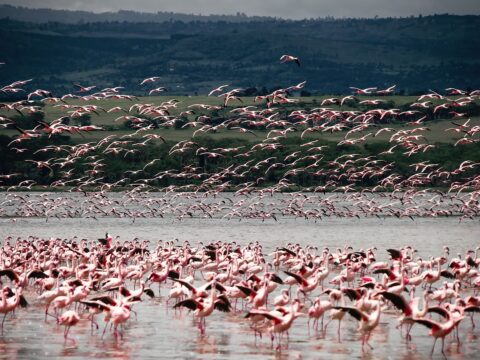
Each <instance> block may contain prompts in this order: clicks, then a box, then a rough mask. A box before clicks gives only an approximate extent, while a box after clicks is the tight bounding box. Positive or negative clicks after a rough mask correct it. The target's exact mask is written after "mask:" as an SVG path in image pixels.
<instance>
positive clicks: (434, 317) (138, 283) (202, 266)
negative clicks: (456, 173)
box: [0, 233, 480, 353]
mask: <svg viewBox="0 0 480 360" xmlns="http://www.w3.org/2000/svg"><path fill="white" fill-rule="evenodd" d="M0 250H1V256H2V258H1V259H2V269H1V270H0V280H1V282H2V291H1V292H0V296H1V298H0V313H2V314H4V316H3V319H2V334H3V336H8V332H9V331H11V328H10V326H11V325H10V323H9V319H10V317H12V316H14V314H15V313H16V312H22V311H42V310H41V308H42V307H45V319H44V320H43V321H45V322H46V323H48V322H50V321H51V320H50V319H52V320H54V321H55V322H56V323H57V324H58V325H57V326H64V327H65V331H64V339H65V343H67V342H68V343H70V342H71V343H73V344H76V340H75V339H74V338H69V337H68V335H69V333H70V331H71V329H72V327H75V325H77V324H78V323H79V322H89V323H90V324H91V334H90V336H100V337H104V336H108V335H106V333H107V331H109V330H110V331H112V334H113V335H112V336H114V337H115V338H119V337H121V338H123V337H124V335H125V330H124V329H125V324H126V323H127V322H132V323H134V322H135V321H141V320H134V318H133V317H132V312H135V310H134V309H135V308H138V307H140V306H142V303H143V302H148V301H151V300H149V299H151V298H157V299H159V300H160V301H162V302H165V304H166V306H168V307H171V308H173V309H175V311H192V312H193V313H192V316H193V318H194V319H195V320H196V323H197V326H198V328H199V332H200V333H201V334H202V335H203V334H205V332H206V331H208V330H207V328H208V324H207V319H208V318H209V317H210V315H211V314H212V313H213V312H216V311H219V312H223V313H232V314H233V315H232V316H235V317H238V318H239V319H243V322H244V325H243V326H245V328H250V329H251V331H252V334H253V335H254V336H255V342H257V341H258V339H257V338H263V337H264V336H265V337H267V338H269V339H271V346H272V348H275V349H276V350H281V349H282V348H285V347H288V332H289V331H290V330H291V329H292V324H293V323H294V322H303V323H304V324H305V326H306V327H307V328H308V329H309V331H315V332H317V333H318V332H323V333H325V334H329V335H328V336H332V337H334V338H336V339H338V341H341V337H342V329H343V328H345V327H351V326H353V324H350V322H351V321H350V320H348V319H349V317H350V318H352V319H353V321H355V320H356V321H357V323H358V329H357V330H358V333H359V340H360V341H361V344H362V351H369V350H371V349H373V346H372V344H371V343H370V338H371V335H372V333H374V332H375V331H376V328H377V327H378V325H379V323H380V321H381V318H382V317H390V318H393V319H395V318H396V319H397V323H398V325H397V329H398V331H399V332H400V333H401V335H402V337H403V338H404V341H405V342H406V344H408V343H410V342H412V341H415V339H412V336H411V335H410V333H411V330H412V327H413V326H415V325H417V326H420V327H426V329H425V331H427V330H428V329H430V332H429V334H430V335H431V336H432V337H433V339H434V341H433V347H432V353H433V352H434V350H435V344H436V341H437V340H438V339H441V341H442V347H441V352H442V353H444V351H445V341H446V339H450V340H449V341H452V342H458V343H459V344H460V342H461V340H460V338H459V337H458V331H459V330H458V328H459V326H466V327H468V326H469V327H473V328H474V327H475V326H476V321H475V318H474V317H475V314H476V313H478V312H480V297H478V296H477V293H478V291H479V290H480V272H479V270H478V267H479V265H480V257H478V252H479V250H480V247H477V248H476V249H471V250H468V251H467V252H466V253H465V254H464V255H462V254H458V255H457V257H451V256H450V255H449V254H450V249H449V248H448V247H443V248H442V249H440V252H439V253H438V254H437V256H431V257H430V258H425V259H422V258H420V257H418V252H417V251H416V250H415V248H413V247H412V246H405V247H402V248H401V249H386V251H385V250H378V249H376V248H368V249H359V250H354V249H352V248H351V247H350V246H345V247H343V248H338V249H336V250H334V251H331V250H330V249H328V248H324V249H318V248H317V247H315V246H305V247H301V246H300V245H298V244H293V243H289V244H287V245H286V246H284V247H277V248H276V249H274V250H273V251H272V252H270V253H264V252H263V249H262V245H261V244H259V243H258V242H256V243H249V244H247V245H245V246H241V245H240V244H237V243H235V242H222V241H217V242H211V243H208V244H203V243H201V242H199V243H198V244H197V245H195V246H192V245H191V244H190V242H189V241H184V242H183V243H181V242H180V241H179V240H175V241H161V240H160V241H158V242H157V243H156V244H150V242H149V241H139V240H135V239H134V240H133V241H121V240H120V239H119V237H115V238H114V237H113V236H111V235H109V234H108V233H107V234H106V235H105V237H103V238H100V239H98V240H88V239H81V240H78V239H76V238H72V239H65V240H62V239H55V238H50V239H42V238H37V237H33V236H30V237H29V238H26V239H23V238H18V239H16V240H14V239H12V238H6V239H5V241H4V243H3V245H2V247H1V249H0ZM387 252H388V255H387ZM380 256H382V257H383V258H385V261H378V260H377V257H380ZM157 286H158V287H157ZM182 309H185V310H182ZM346 315H348V316H346ZM101 316H103V320H104V323H105V325H104V327H103V330H101V329H99V323H98V320H97V319H98V318H99V317H101ZM466 318H470V321H469V322H468V323H467V322H466V321H462V320H464V319H466ZM324 319H325V320H326V323H325V324H324ZM212 321H213V320H212ZM331 322H335V323H337V329H336V331H334V333H332V332H331V331H329V330H328V329H329V328H328V327H329V324H330V323H331ZM422 331H423V330H422ZM449 334H452V335H451V336H450V337H448V336H449Z"/></svg>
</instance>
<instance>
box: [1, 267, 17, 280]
mask: <svg viewBox="0 0 480 360" xmlns="http://www.w3.org/2000/svg"><path fill="white" fill-rule="evenodd" d="M2 276H6V277H8V278H9V279H10V281H15V282H18V281H19V278H18V275H17V273H16V272H15V271H13V270H12V269H4V270H0V277H2Z"/></svg>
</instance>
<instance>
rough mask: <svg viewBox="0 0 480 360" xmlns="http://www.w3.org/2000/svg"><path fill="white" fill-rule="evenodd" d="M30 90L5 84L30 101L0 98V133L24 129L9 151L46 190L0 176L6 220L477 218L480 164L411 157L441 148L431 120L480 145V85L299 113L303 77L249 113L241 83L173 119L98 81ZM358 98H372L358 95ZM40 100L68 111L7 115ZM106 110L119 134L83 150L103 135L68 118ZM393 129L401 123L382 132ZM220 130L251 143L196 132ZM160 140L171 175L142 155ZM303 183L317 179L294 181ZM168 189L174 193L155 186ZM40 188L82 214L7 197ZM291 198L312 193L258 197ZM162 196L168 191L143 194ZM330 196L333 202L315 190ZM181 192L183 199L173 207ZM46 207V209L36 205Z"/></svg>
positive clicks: (152, 82)
mask: <svg viewBox="0 0 480 360" xmlns="http://www.w3.org/2000/svg"><path fill="white" fill-rule="evenodd" d="M280 61H281V62H295V63H297V65H299V66H300V60H299V58H298V57H295V56H293V55H283V56H281V58H280ZM161 80H162V79H161V77H159V76H151V77H148V78H145V79H143V80H142V81H140V83H139V86H140V87H141V88H142V90H144V91H146V93H148V94H156V93H160V92H164V91H167V89H166V88H165V87H162V86H158V85H159V83H161ZM33 83H34V79H27V80H19V81H15V82H13V83H11V84H9V85H5V86H3V87H1V88H0V92H3V93H5V94H22V93H25V97H26V99H25V100H20V101H16V102H12V103H3V104H0V109H1V110H2V114H5V115H2V116H0V126H2V127H3V128H7V129H15V130H16V131H17V132H18V133H19V135H18V136H16V137H15V138H13V139H12V140H11V141H10V143H9V144H8V147H7V148H8V150H9V151H12V152H14V153H15V154H21V155H22V159H24V160H23V161H24V163H25V164H26V166H27V168H28V169H30V170H31V171H32V172H35V173H36V174H40V175H42V176H43V180H44V181H45V182H47V184H41V185H40V184H37V182H36V181H35V180H33V179H31V178H29V176H28V172H25V173H10V174H7V173H4V174H0V185H3V189H4V190H6V191H7V194H6V195H5V194H4V195H3V196H4V200H3V201H2V205H9V207H6V206H2V207H1V208H0V215H2V216H12V217H13V218H16V217H21V216H42V217H45V218H47V220H48V218H50V217H52V216H55V217H58V218H61V217H81V216H85V217H95V218H97V217H101V216H117V217H132V218H133V219H135V218H137V217H157V216H160V217H163V216H165V215H169V214H171V215H173V216H174V217H176V218H178V219H182V218H183V217H185V216H192V217H193V216H200V217H215V216H220V217H227V218H239V219H242V218H261V219H262V220H266V219H273V220H278V219H279V217H281V216H295V217H303V218H305V219H315V221H316V220H320V219H322V218H323V217H328V216H338V217H363V216H378V217H390V216H395V217H409V218H412V219H413V218H414V217H416V216H422V217H423V216H427V217H438V216H458V217H459V219H460V220H464V219H474V218H475V217H477V216H478V212H479V205H478V197H479V194H480V187H479V184H480V177H479V176H478V167H479V165H480V162H478V159H474V160H470V159H467V160H461V161H458V163H453V164H443V163H433V162H431V161H425V160H424V161H422V160H418V157H421V156H422V155H423V154H425V153H427V152H428V153H435V151H436V149H437V147H438V145H437V144H436V143H434V142H431V141H429V139H428V136H429V135H428V133H429V131H430V128H429V125H428V122H429V121H430V120H432V119H434V118H437V117H442V118H450V119H451V124H452V125H453V127H450V128H448V129H445V133H447V134H452V136H455V137H458V136H460V137H459V138H457V139H456V141H455V144H454V146H455V147H461V146H467V145H471V144H475V143H478V141H479V140H480V138H478V134H479V133H480V126H478V125H473V124H472V121H471V118H470V112H471V109H472V106H477V103H478V99H479V98H480V90H473V91H466V90H462V89H456V88H447V89H445V94H444V95H442V94H440V93H438V92H436V91H433V90H429V92H428V93H426V94H422V95H420V96H419V97H418V98H417V100H416V101H415V102H412V103H411V104H410V105H409V107H408V110H404V111H401V110H399V109H395V108H389V101H388V100H389V96H391V95H393V94H394V93H395V89H396V86H395V85H392V86H389V87H387V88H384V89H379V88H377V87H368V88H358V87H351V88H350V89H351V90H352V92H353V95H347V96H344V97H342V98H328V99H324V100H322V102H321V104H319V105H320V106H319V107H316V108H313V109H305V108H302V109H296V108H295V107H296V105H297V103H298V102H299V98H294V97H291V95H292V93H294V92H297V91H301V90H302V89H304V87H305V85H306V81H303V82H301V83H299V84H297V85H292V86H289V87H285V88H280V89H276V90H274V91H273V92H271V93H270V94H268V95H264V96H263V95H262V96H257V97H255V99H254V104H255V105H250V106H244V105H243V104H242V103H243V100H242V96H241V95H242V92H243V91H244V89H241V88H233V89H230V90H228V89H229V88H231V87H232V86H231V85H230V84H225V85H221V86H218V87H216V88H214V89H213V90H211V91H210V92H209V93H208V95H209V96H213V95H215V96H216V97H218V98H220V99H223V106H219V105H209V104H201V103H198V104H192V105H190V106H188V107H187V109H185V110H184V111H182V112H181V113H179V114H177V115H175V114H176V113H178V112H179V111H178V106H179V101H178V100H177V99H171V100H168V101H164V102H162V103H161V104H160V105H155V104H148V103H142V102H141V101H140V99H139V98H138V97H136V96H133V95H128V94H122V93H121V91H122V89H123V88H122V87H121V86H116V87H108V88H104V89H101V90H99V91H97V92H94V91H95V90H96V89H97V86H95V85H88V86H87V85H80V84H79V83H74V86H75V88H76V90H75V91H74V92H73V93H70V94H65V95H63V96H61V97H54V96H53V94H52V93H51V92H50V91H48V90H44V89H36V90H34V91H26V90H25V89H24V87H26V86H31V85H32V84H33ZM359 95H361V96H364V97H365V96H366V97H367V98H366V99H363V100H362V99H360V98H359V97H358V96H359ZM374 97H378V98H374ZM111 99H120V100H129V101H131V106H129V107H128V108H122V107H121V106H114V107H111V108H107V107H104V106H102V102H104V103H105V104H108V101H109V100H111ZM72 101H73V102H74V103H72ZM38 102H41V103H43V104H51V106H53V107H54V108H55V109H57V110H63V111H65V114H64V116H61V117H59V118H57V119H54V120H52V121H50V122H47V121H43V120H35V121H36V123H37V126H35V127H34V128H33V129H23V128H21V126H19V124H18V120H15V118H13V117H12V116H10V115H9V114H11V113H13V114H16V115H20V116H21V117H22V116H25V115H27V114H36V113H38V114H41V113H43V109H42V107H40V106H38ZM220 110H224V111H225V110H229V114H230V115H229V116H227V117H226V118H222V119H216V118H215V114H216V112H218V111H220ZM102 113H104V114H107V113H121V114H120V116H118V117H117V118H116V119H115V121H114V122H125V121H128V122H129V123H130V124H131V128H132V130H131V132H130V133H127V134H125V135H122V136H120V135H117V134H115V133H113V134H109V135H106V136H104V137H101V138H100V140H93V141H88V142H87V138H86V136H89V134H91V133H92V132H96V133H100V134H101V132H102V131H103V130H104V127H102V126H98V125H93V124H92V125H71V124H70V123H69V120H70V119H77V118H80V117H82V116H83V115H93V116H94V117H95V116H98V115H100V114H102ZM93 121H95V118H93ZM153 121H155V122H156V124H157V125H158V127H159V128H160V129H167V128H170V127H173V126H175V125H176V124H177V123H178V122H182V124H183V125H182V128H187V127H189V128H194V131H193V133H192V134H191V138H190V139H188V138H187V139H185V140H181V141H178V142H176V143H172V142H167V141H166V140H165V138H164V136H162V135H161V133H162V130H158V129H156V128H155V127H156V126H154V123H153ZM392 123H397V124H401V125H402V126H401V127H398V126H397V127H390V126H388V125H389V124H392ZM229 131H233V132H238V133H243V134H247V135H252V136H254V137H256V138H257V141H256V142H255V143H252V145H251V146H249V147H245V146H236V147H233V146H232V147H213V146H212V147H209V146H208V144H204V143H200V142H198V140H197V138H198V137H199V136H201V135H208V136H212V137H215V134H217V133H220V132H229ZM294 133H297V134H295V136H296V138H297V139H298V134H299V133H300V143H299V144H298V146H297V147H296V148H295V150H293V151H290V152H288V151H286V149H289V147H288V145H287V144H286V141H287V140H288V139H289V138H290V137H292V136H294V135H293V134H294ZM334 133H335V135H337V134H338V133H339V134H342V135H343V138H342V139H341V140H339V141H338V140H336V150H338V156H336V157H334V158H331V156H330V155H329V154H331V153H332V149H330V150H329V151H327V148H328V147H329V146H327V145H324V144H322V143H321V142H319V140H318V139H315V138H314V137H313V136H315V135H316V134H322V135H324V136H329V135H331V136H333V134H334ZM59 135H80V136H81V137H82V138H84V140H80V141H78V142H76V143H74V144H73V145H62V144H58V143H57V142H56V138H57V136H59ZM262 136H263V139H262ZM377 137H384V138H385V140H386V141H388V146H389V147H388V149H385V150H384V151H378V153H374V154H372V155H370V156H362V155H360V154H358V153H355V150H354V149H352V148H351V147H352V146H365V144H367V142H368V141H370V139H373V138H377ZM45 139H46V143H45V144H46V145H44V146H43V147H41V148H39V149H36V150H35V151H31V150H29V146H27V145H28V143H29V142H32V141H33V140H45ZM159 144H164V145H168V146H169V147H170V150H169V151H168V157H171V158H173V159H180V163H181V165H180V167H178V168H175V167H174V168H165V165H164V164H165V163H166V162H167V161H168V159H166V158H163V157H156V158H148V159H143V158H141V156H140V155H141V154H142V151H143V149H150V148H151V147H153V146H159ZM334 146H335V145H334ZM334 151H335V150H334ZM334 153H335V152H334ZM112 159H121V160H122V161H125V162H126V163H127V164H128V167H127V168H126V169H125V170H124V171H123V176H121V177H112V176H111V175H110V174H109V173H108V170H107V168H108V166H107V160H108V161H111V160H112ZM186 159H189V160H186ZM259 159H260V160H259ZM415 159H416V160H415ZM476 160H477V161H476ZM239 161H241V162H240V163H239ZM400 162H401V163H402V165H400V164H399V163H400ZM405 162H406V163H407V164H408V171H406V172H402V173H399V172H398V167H399V166H405V165H404V163H405ZM209 164H214V165H216V166H209ZM305 179H307V180H309V181H310V183H314V184H316V185H315V186H309V187H305V186H302V185H301V183H302V181H304V180H305ZM165 183H167V184H169V185H167V186H161V185H160V184H165ZM39 186H41V187H43V188H44V189H46V190H49V189H55V190H65V191H73V192H79V193H83V194H84V195H85V197H86V199H85V201H84V203H85V207H84V208H83V209H81V210H77V211H74V210H72V208H71V204H70V203H69V200H68V199H66V198H55V197H51V195H49V194H48V193H43V194H41V195H40V198H37V199H34V198H25V196H22V195H16V194H14V193H12V194H13V195H12V194H10V192H12V191H22V190H23V191H29V190H31V189H36V188H38V187H39ZM114 190H124V191H125V192H124V196H123V197H122V198H121V199H110V198H109V195H108V194H109V193H110V192H111V191H114ZM294 190H300V191H302V192H305V193H307V192H310V193H313V195H310V196H307V195H303V194H302V193H300V192H296V193H293V194H292V196H291V197H290V198H289V197H288V196H287V198H286V199H284V200H283V201H282V202H280V203H279V204H273V205H269V204H268V203H266V201H265V197H266V196H267V195H273V194H274V193H276V194H278V193H283V192H286V191H289V192H291V191H294ZM157 191H161V192H163V193H164V194H165V196H163V198H156V197H152V196H148V197H145V198H144V195H142V193H151V192H157ZM227 192H228V193H234V194H235V196H232V197H227V202H226V203H220V202H217V203H215V197H216V195H217V194H219V193H227ZM170 193H175V195H176V196H170V195H171V194H170ZM326 193H330V194H331V196H328V197H326V196H322V194H326ZM372 194H375V196H373V195H372ZM177 196H179V197H181V198H182V199H179V201H178V204H176V203H175V199H176V198H177ZM212 198H213V199H212ZM74 201H76V199H75V200H74ZM46 203H48V204H49V205H50V206H44V205H45V204H46ZM135 203H137V204H138V203H140V204H142V207H140V208H136V209H129V208H128V206H127V205H128V204H135ZM87 204H90V206H89V205H87ZM160 205H161V206H160ZM163 205H167V206H163ZM10 206H12V207H10ZM14 207H15V208H14ZM10 209H15V210H14V211H13V212H12V211H8V210H10Z"/></svg>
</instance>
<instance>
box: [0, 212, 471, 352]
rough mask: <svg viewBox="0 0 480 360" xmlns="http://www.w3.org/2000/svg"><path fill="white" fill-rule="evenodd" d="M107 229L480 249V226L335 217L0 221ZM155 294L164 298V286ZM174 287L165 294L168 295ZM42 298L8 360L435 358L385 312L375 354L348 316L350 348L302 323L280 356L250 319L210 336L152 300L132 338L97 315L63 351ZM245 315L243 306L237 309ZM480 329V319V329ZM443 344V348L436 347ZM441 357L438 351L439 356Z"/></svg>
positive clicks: (19, 228) (18, 327)
mask: <svg viewBox="0 0 480 360" xmlns="http://www.w3.org/2000/svg"><path fill="white" fill-rule="evenodd" d="M105 231H109V232H110V233H111V234H112V235H114V236H116V235H119V236H120V238H121V239H122V240H127V239H128V240H130V239H132V238H134V237H139V238H141V239H149V240H152V241H156V240H158V239H163V240H172V239H175V238H178V239H180V241H183V240H189V241H190V242H192V243H196V242H198V241H203V242H207V241H211V240H228V241H236V242H237V243H240V244H246V243H248V242H251V241H259V242H260V243H261V244H262V245H263V248H264V252H265V253H268V252H269V251H271V250H273V249H275V247H277V246H280V245H282V244H285V243H288V242H295V243H300V244H302V245H306V244H313V245H315V246H318V247H319V248H322V247H330V248H331V249H332V250H334V249H335V248H336V247H342V246H343V245H344V244H351V245H352V246H353V247H354V248H355V249H362V248H363V249H364V248H367V247H373V246H377V247H378V248H379V249H385V248H386V247H399V246H402V245H405V244H412V245H413V246H414V247H416V248H417V249H418V250H419V253H418V256H421V257H424V258H428V257H430V256H439V255H441V254H442V245H445V244H448V245H449V246H450V248H451V249H452V251H454V252H461V253H463V252H464V251H465V250H466V249H470V248H473V249H474V248H475V247H476V246H478V245H480V243H479V239H480V236H479V235H480V227H479V226H478V224H477V222H476V221H472V222H466V223H461V224H459V222H458V219H454V218H447V219H423V218H422V219H415V221H411V220H410V219H408V220H405V219H377V218H369V219H326V220H324V221H322V222H319V223H314V222H308V221H304V220H301V219H298V220H294V219H286V218H284V219H282V220H281V221H279V222H278V223H269V222H261V220H244V221H241V222H238V221H228V220H222V219H188V220H185V221H182V222H178V221H175V222H173V221H172V220H171V219H170V220H167V219H137V221H136V222H135V224H132V223H131V221H129V219H110V218H106V219H100V220H98V221H95V220H92V219H63V220H61V221H59V220H52V219H50V221H49V222H48V223H45V220H44V219H34V218H32V219H18V221H17V222H15V223H13V222H11V221H10V220H8V219H0V237H1V238H2V239H4V238H5V237H6V236H13V237H14V238H15V237H17V236H23V237H26V236H28V235H34V236H42V237H50V236H54V237H60V238H72V237H73V236H77V237H78V238H90V239H96V238H97V237H99V236H102V235H103V234H104V233H105ZM378 257H379V258H378V259H377V260H379V261H381V260H384V259H386V257H387V254H386V252H385V253H383V252H382V250H379V252H378ZM153 290H154V291H155V292H156V293H157V294H158V287H156V286H154V287H153ZM166 293H167V288H166V287H162V295H163V296H165V294H166ZM36 296H37V295H36V294H33V293H29V292H27V293H26V298H27V300H29V301H30V302H31V306H30V307H29V308H28V309H27V310H23V309H20V310H18V311H17V314H16V318H13V319H11V318H10V317H8V318H7V320H6V322H5V333H4V335H3V336H0V359H8V360H11V359H51V358H69V359H85V358H98V359H158V358H162V359H164V358H175V359H178V358H182V359H242V360H244V359H245V358H248V359H249V360H250V359H264V358H265V357H269V358H278V359H319V358H326V357H328V359H344V358H347V357H348V358H350V357H354V358H362V359H379V358H391V359H425V358H428V357H426V355H427V354H428V353H429V352H430V349H431V346H432V344H433V339H432V338H431V337H429V336H428V329H426V328H424V327H421V326H415V327H414V328H413V331H412V337H413V340H412V342H411V343H408V344H407V343H406V342H405V340H404V339H403V338H402V337H400V332H399V330H397V329H396V328H395V327H396V325H397V320H396V316H394V315H392V314H391V313H390V314H382V318H381V324H380V326H379V327H378V328H377V329H376V330H375V332H374V333H373V334H372V339H371V344H372V346H374V348H375V349H374V350H373V351H371V352H370V351H368V352H366V353H365V354H362V351H361V344H360V341H359V340H360V336H359V334H358V332H357V330H356V329H357V323H356V321H355V320H352V319H350V318H348V317H346V318H345V320H344V321H343V322H342V328H341V342H339V341H338V338H337V333H336V324H334V323H332V324H331V325H330V326H329V329H328V330H327V332H326V333H325V334H324V333H315V331H313V330H311V331H310V333H309V331H308V329H307V326H306V324H307V319H306V318H305V317H303V318H299V319H297V320H296V321H295V323H294V324H293V327H292V329H291V330H290V332H289V334H290V342H289V347H288V349H282V351H281V352H276V351H275V350H273V349H272V348H271V341H270V339H269V337H268V336H264V337H263V339H257V343H255V338H254V335H253V333H252V332H251V330H250V329H249V326H248V323H246V322H245V320H244V319H243V316H244V314H243V313H242V312H239V313H237V314H223V313H218V312H214V314H213V315H212V316H211V317H210V318H208V319H207V325H206V334H205V335H201V334H200V333H199V331H198V329H197V327H196V322H195V321H194V320H193V318H192V314H190V313H188V312H187V311H176V310H174V309H173V308H172V307H171V306H172V304H170V306H169V307H166V305H165V298H160V299H158V298H157V299H153V300H145V301H144V302H143V303H141V304H137V305H135V307H134V309H135V310H136V311H137V312H138V319H135V316H132V318H131V320H130V321H129V322H128V323H127V325H126V327H125V335H124V339H123V340H122V339H115V338H114V337H113V336H112V334H111V333H109V332H107V334H106V335H105V337H104V338H103V339H102V338H101V331H102V330H103V321H102V317H101V316H97V317H96V321H97V322H99V324H100V330H99V331H95V333H94V335H93V336H92V335H90V331H91V330H90V323H89V322H88V321H87V320H82V321H81V322H80V323H79V324H78V325H77V326H75V327H73V328H72V329H71V332H70V336H71V337H72V338H74V339H75V341H76V345H72V344H71V343H69V344H68V345H65V344H64V341H63V327H59V326H57V325H56V323H55V322H54V320H53V319H52V320H50V319H49V322H48V323H46V324H45V323H44V318H43V310H44V309H43V307H41V306H40V305H39V304H36V303H35V298H36ZM237 308H238V309H240V308H241V303H240V302H239V303H238V307H237ZM477 325H479V324H478V321H477ZM479 335H480V327H478V326H477V328H475V329H472V326H471V323H470V320H469V319H468V318H467V319H466V320H465V321H463V322H462V323H461V325H460V339H461V340H462V344H461V346H460V347H458V346H457V344H456V343H454V342H453V341H452V339H451V338H448V340H447V342H446V352H447V356H448V358H449V359H470V358H475V357H476V355H477V352H478V351H479V350H480V343H479V341H478V336H479ZM437 346H438V344H437ZM435 354H436V356H438V354H439V347H437V349H436V351H435Z"/></svg>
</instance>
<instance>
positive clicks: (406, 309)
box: [380, 291, 412, 316]
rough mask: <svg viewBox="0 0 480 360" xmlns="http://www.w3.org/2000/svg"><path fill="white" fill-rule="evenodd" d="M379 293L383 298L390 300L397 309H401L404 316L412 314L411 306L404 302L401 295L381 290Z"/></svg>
mask: <svg viewBox="0 0 480 360" xmlns="http://www.w3.org/2000/svg"><path fill="white" fill-rule="evenodd" d="M380 295H382V296H383V297H384V298H385V299H387V300H390V301H391V302H392V304H393V305H394V306H395V307H396V308H397V309H399V310H402V312H403V313H404V314H405V316H411V315H412V308H411V307H410V305H409V304H408V303H407V302H406V300H405V298H404V297H403V296H401V295H397V294H394V293H391V292H388V291H382V292H381V293H380Z"/></svg>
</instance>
